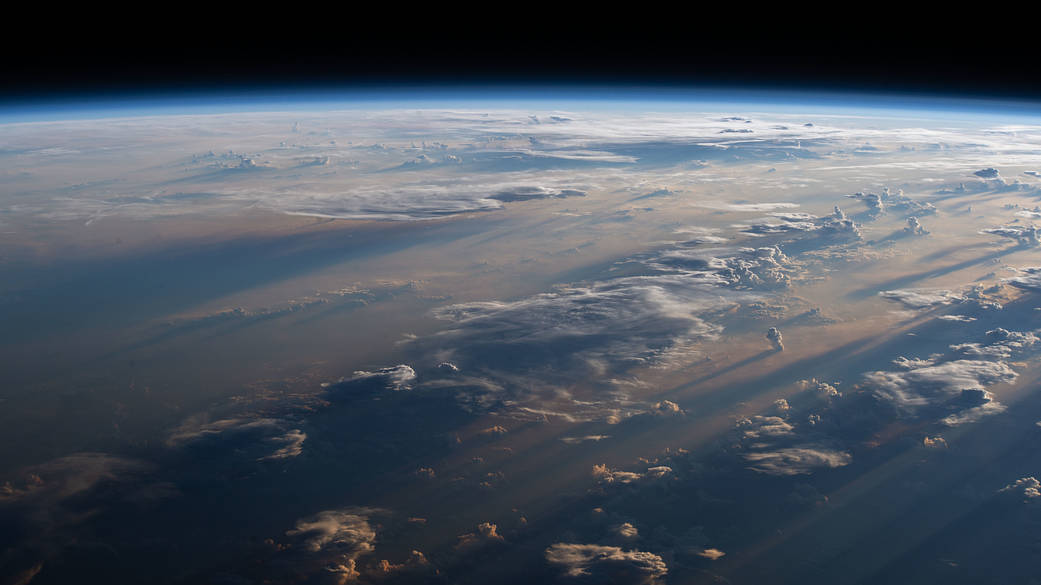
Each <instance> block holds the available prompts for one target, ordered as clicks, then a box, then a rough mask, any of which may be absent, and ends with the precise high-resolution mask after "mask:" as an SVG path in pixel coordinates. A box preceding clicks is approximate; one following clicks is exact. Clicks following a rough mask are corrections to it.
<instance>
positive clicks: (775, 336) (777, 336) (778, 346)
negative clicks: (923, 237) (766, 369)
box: [766, 327, 784, 351]
mask: <svg viewBox="0 0 1041 585" xmlns="http://www.w3.org/2000/svg"><path fill="white" fill-rule="evenodd" d="M766 338H767V339H768V340H769V341H770V344H771V345H773V348H774V349H775V350H777V351H784V343H783V341H782V338H781V330H780V329H778V328H776V327H771V328H769V329H767V330H766Z"/></svg>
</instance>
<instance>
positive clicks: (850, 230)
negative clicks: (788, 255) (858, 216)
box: [741, 206, 862, 240]
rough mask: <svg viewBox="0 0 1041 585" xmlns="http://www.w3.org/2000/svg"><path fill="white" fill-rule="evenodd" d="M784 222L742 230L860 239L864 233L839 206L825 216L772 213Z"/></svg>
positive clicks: (754, 232)
mask: <svg viewBox="0 0 1041 585" xmlns="http://www.w3.org/2000/svg"><path fill="white" fill-rule="evenodd" d="M770 215H771V216H773V217H776V218H778V219H780V220H782V222H783V223H757V224H752V225H748V226H743V227H742V229H741V231H742V232H744V233H746V234H749V235H760V236H765V235H783V234H798V233H814V234H816V235H819V236H822V237H831V238H849V239H856V240H859V239H860V238H861V237H862V235H861V233H860V226H858V225H857V224H856V223H854V222H853V220H852V219H849V218H848V217H846V214H845V213H843V212H842V210H841V209H839V208H838V206H836V207H835V213H833V214H832V215H829V216H825V217H817V216H815V215H811V214H809V213H771V214H770Z"/></svg>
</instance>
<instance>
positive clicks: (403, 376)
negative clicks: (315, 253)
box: [345, 364, 416, 391]
mask: <svg viewBox="0 0 1041 585" xmlns="http://www.w3.org/2000/svg"><path fill="white" fill-rule="evenodd" d="M358 380H381V381H382V382H383V383H384V384H386V386H387V388H388V389H390V390H395V391H400V390H410V389H411V388H412V385H413V383H414V382H415V381H416V371H415V370H413V369H412V366H409V365H406V364H399V365H397V366H391V367H387V368H380V369H378V370H374V371H372V372H366V371H364V370H358V371H356V372H354V377H353V378H351V379H349V380H345V382H353V381H358Z"/></svg>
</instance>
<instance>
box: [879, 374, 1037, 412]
mask: <svg viewBox="0 0 1041 585" xmlns="http://www.w3.org/2000/svg"><path fill="white" fill-rule="evenodd" d="M1016 377H1017V374H1016V372H1015V371H1014V370H1012V368H1010V367H1009V366H1008V364H1006V363H1004V362H1001V361H986V360H966V359H959V360H953V361H948V362H943V363H938V364H934V363H931V362H926V363H923V364H920V365H913V366H910V367H909V368H908V369H906V370H905V371H899V372H885V371H876V372H869V373H867V374H865V376H864V379H865V383H866V384H867V385H868V386H870V387H871V388H873V389H874V393H875V395H876V396H878V397H879V398H880V399H882V400H885V401H888V402H890V403H891V404H893V405H894V406H896V407H897V408H898V410H900V411H901V412H903V413H905V414H914V413H916V412H918V411H919V410H923V409H925V408H927V407H940V408H944V409H949V410H954V411H962V410H968V409H971V408H975V407H980V406H983V405H985V404H987V403H990V402H991V401H992V400H993V398H992V396H991V395H990V393H988V392H985V390H984V387H985V386H988V385H991V384H996V383H999V382H1004V383H1009V382H1013V381H1014V380H1015V379H1016ZM993 408H994V407H991V410H992V411H993ZM977 412H982V411H977ZM952 420H955V419H952Z"/></svg>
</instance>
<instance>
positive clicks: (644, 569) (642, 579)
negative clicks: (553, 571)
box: [546, 542, 668, 584]
mask: <svg viewBox="0 0 1041 585" xmlns="http://www.w3.org/2000/svg"><path fill="white" fill-rule="evenodd" d="M546 561H547V562H549V564H550V565H552V566H554V567H556V568H558V569H559V570H561V571H562V572H563V575H564V576H565V577H573V578H581V579H582V582H586V580H588V581H589V582H599V583H619V584H622V583H656V582H659V580H660V579H662V578H663V577H665V575H666V574H667V573H668V567H667V566H666V565H665V561H663V560H662V558H661V557H660V556H658V555H656V554H653V553H649V552H644V551H638V550H630V551H626V550H622V549H621V548H620V547H617V546H602V545H598V544H572V543H562V542H561V543H557V544H554V545H552V546H550V547H549V548H547V549H546Z"/></svg>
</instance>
